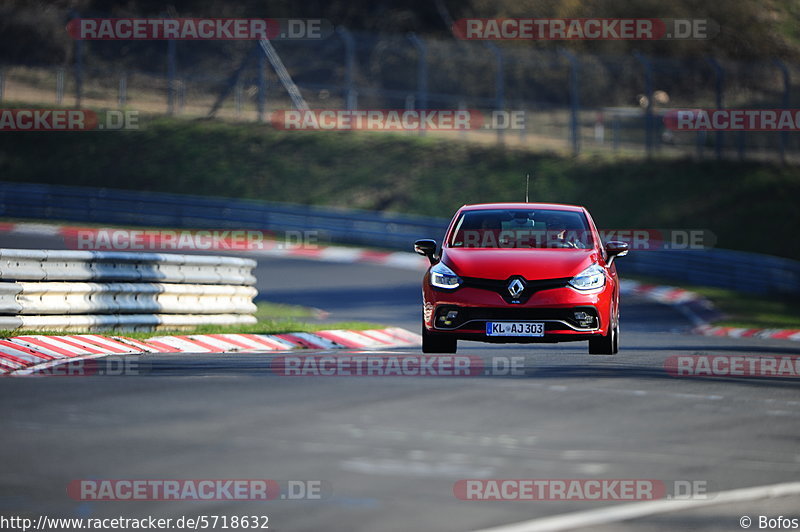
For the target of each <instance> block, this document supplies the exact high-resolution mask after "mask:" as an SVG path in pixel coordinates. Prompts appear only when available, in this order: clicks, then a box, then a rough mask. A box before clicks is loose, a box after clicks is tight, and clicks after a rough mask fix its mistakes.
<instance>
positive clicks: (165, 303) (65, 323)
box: [0, 249, 257, 330]
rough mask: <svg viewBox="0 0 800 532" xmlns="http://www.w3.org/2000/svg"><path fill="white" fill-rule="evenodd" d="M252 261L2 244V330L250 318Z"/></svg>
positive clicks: (144, 327) (163, 324)
mask: <svg viewBox="0 0 800 532" xmlns="http://www.w3.org/2000/svg"><path fill="white" fill-rule="evenodd" d="M255 266H256V262H255V261H254V260H251V259H244V258H237V257H217V256H205V255H177V254H176V255H172V254H163V253H121V252H110V253H105V252H95V251H62V250H22V249H0V279H1V280H2V281H0V327H2V328H5V329H17V328H25V329H40V330H41V329H53V330H69V329H115V328H122V329H137V330H153V329H158V328H170V327H178V328H181V327H190V326H195V325H201V324H236V323H255V321H256V320H255V318H254V317H253V316H252V313H253V312H255V310H256V306H255V304H254V303H253V298H254V297H255V296H256V294H257V290H256V289H255V287H254V286H252V285H253V284H255V277H254V276H253V275H252V269H253V268H254V267H255ZM62 281H92V282H62ZM119 281H126V282H119Z"/></svg>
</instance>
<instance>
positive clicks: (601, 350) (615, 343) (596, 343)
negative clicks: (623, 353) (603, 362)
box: [589, 321, 619, 355]
mask: <svg viewBox="0 0 800 532" xmlns="http://www.w3.org/2000/svg"><path fill="white" fill-rule="evenodd" d="M617 353H619V321H617V322H616V323H615V324H614V328H613V329H611V330H610V331H608V334H606V335H605V336H598V337H597V338H590V339H589V354H590V355H616V354H617Z"/></svg>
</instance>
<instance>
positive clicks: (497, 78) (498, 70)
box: [486, 42, 508, 144]
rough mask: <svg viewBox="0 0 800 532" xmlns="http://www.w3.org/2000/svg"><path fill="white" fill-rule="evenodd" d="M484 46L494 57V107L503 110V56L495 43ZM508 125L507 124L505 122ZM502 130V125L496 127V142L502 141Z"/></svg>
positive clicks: (500, 142) (504, 103)
mask: <svg viewBox="0 0 800 532" xmlns="http://www.w3.org/2000/svg"><path fill="white" fill-rule="evenodd" d="M486 47H487V48H488V49H489V50H491V52H492V54H494V58H495V71H494V99H495V104H494V106H495V109H497V110H498V111H503V110H504V109H505V106H506V102H505V97H506V95H505V77H506V76H505V56H504V55H503V50H501V49H500V48H499V47H498V46H497V45H496V44H494V43H491V42H487V43H486ZM507 125H508V124H507ZM504 133H505V132H504V131H503V128H502V127H498V128H497V142H498V144H502V143H503V134H504Z"/></svg>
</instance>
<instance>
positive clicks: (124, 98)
mask: <svg viewBox="0 0 800 532" xmlns="http://www.w3.org/2000/svg"><path fill="white" fill-rule="evenodd" d="M117 101H118V103H119V107H120V108H122V107H125V104H126V103H127V102H128V74H127V73H125V72H123V73H122V74H121V75H120V77H119V94H118V95H117Z"/></svg>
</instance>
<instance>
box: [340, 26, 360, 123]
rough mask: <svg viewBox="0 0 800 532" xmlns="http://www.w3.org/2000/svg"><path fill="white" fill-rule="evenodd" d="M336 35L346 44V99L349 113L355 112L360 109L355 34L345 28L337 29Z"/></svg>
mask: <svg viewBox="0 0 800 532" xmlns="http://www.w3.org/2000/svg"><path fill="white" fill-rule="evenodd" d="M336 33H338V34H339V37H341V38H342V42H343V43H344V87H345V89H344V97H345V105H346V106H347V110H348V111H354V110H355V109H356V108H357V107H358V92H357V91H356V87H355V79H356V74H355V72H356V44H355V40H354V39H353V34H352V33H350V31H349V30H348V29H347V28H345V27H343V26H339V27H338V28H336Z"/></svg>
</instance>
